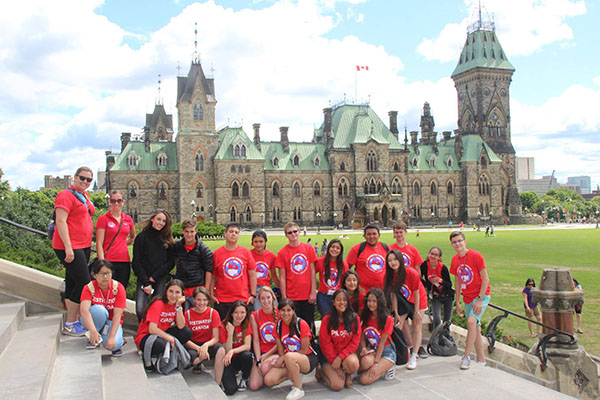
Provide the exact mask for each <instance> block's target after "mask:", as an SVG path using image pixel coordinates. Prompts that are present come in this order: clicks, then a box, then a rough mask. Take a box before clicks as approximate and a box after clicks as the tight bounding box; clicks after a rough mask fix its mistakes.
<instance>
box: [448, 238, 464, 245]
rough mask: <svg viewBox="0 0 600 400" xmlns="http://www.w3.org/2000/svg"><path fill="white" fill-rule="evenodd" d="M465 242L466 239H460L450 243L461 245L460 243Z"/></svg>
mask: <svg viewBox="0 0 600 400" xmlns="http://www.w3.org/2000/svg"><path fill="white" fill-rule="evenodd" d="M464 241H465V239H459V240H453V241H452V242H450V243H452V244H459V243H462V242H464Z"/></svg>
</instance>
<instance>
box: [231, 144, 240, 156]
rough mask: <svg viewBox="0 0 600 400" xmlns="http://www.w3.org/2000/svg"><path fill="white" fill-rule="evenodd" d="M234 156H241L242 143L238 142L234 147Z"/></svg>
mask: <svg viewBox="0 0 600 400" xmlns="http://www.w3.org/2000/svg"><path fill="white" fill-rule="evenodd" d="M233 156H234V157H239V156H240V145H239V144H236V145H235V146H234V147H233Z"/></svg>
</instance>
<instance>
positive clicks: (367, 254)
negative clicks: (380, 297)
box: [346, 224, 389, 292]
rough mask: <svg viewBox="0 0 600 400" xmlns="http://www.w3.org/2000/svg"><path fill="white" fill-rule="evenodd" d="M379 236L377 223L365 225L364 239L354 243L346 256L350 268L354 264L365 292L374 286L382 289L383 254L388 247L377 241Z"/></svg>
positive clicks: (383, 275) (386, 251) (383, 276)
mask: <svg viewBox="0 0 600 400" xmlns="http://www.w3.org/2000/svg"><path fill="white" fill-rule="evenodd" d="M380 236H381V235H380V233H379V227H378V226H377V225H373V224H369V225H367V226H365V229H364V231H363V237H364V238H365V241H364V242H362V243H359V244H357V245H354V247H352V248H351V249H350V251H349V252H348V257H347V258H346V262H347V263H348V266H349V267H350V268H351V267H352V266H353V265H354V266H355V269H356V273H357V274H358V276H359V277H360V287H361V288H363V290H364V291H365V292H368V291H369V289H371V288H374V287H376V288H379V289H382V290H383V280H384V278H385V256H386V255H387V253H388V251H389V248H388V246H387V245H386V244H385V243H381V242H380V241H379V237H380Z"/></svg>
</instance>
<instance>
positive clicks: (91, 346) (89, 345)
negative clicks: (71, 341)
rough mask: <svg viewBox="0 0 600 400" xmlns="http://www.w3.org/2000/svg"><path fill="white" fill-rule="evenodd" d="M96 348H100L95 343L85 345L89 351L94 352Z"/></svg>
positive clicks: (88, 342)
mask: <svg viewBox="0 0 600 400" xmlns="http://www.w3.org/2000/svg"><path fill="white" fill-rule="evenodd" d="M96 347H98V344H97V343H96V344H94V343H92V342H90V341H89V340H88V341H87V342H86V344H85V348H86V349H88V350H93V349H95V348H96Z"/></svg>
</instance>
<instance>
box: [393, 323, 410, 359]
mask: <svg viewBox="0 0 600 400" xmlns="http://www.w3.org/2000/svg"><path fill="white" fill-rule="evenodd" d="M392 342H393V343H394V347H396V365H404V364H406V363H407V362H408V359H409V358H410V350H408V342H407V341H406V338H405V337H404V333H403V332H402V330H401V329H400V328H398V327H397V326H395V325H394V330H393V332H392Z"/></svg>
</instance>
